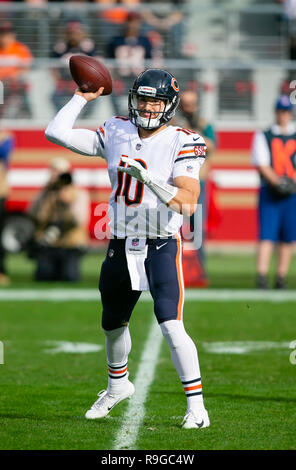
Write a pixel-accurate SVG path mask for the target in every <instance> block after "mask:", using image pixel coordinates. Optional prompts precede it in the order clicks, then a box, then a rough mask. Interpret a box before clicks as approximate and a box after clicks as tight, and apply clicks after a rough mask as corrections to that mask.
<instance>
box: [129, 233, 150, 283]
mask: <svg viewBox="0 0 296 470" xmlns="http://www.w3.org/2000/svg"><path fill="white" fill-rule="evenodd" d="M147 250H148V245H146V238H127V239H126V242H125V255H126V260H127V267H128V271H129V275H130V278H131V285H132V290H141V291H142V290H149V284H148V279H147V274H146V271H145V259H146V258H147Z"/></svg>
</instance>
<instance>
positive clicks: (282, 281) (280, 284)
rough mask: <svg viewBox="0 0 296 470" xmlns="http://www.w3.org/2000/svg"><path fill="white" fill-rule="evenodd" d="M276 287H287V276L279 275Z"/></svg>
mask: <svg viewBox="0 0 296 470" xmlns="http://www.w3.org/2000/svg"><path fill="white" fill-rule="evenodd" d="M274 288H275V289H287V282H286V278H285V277H283V276H277V277H276V280H275V284H274Z"/></svg>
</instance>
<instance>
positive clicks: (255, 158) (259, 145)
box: [251, 132, 270, 166]
mask: <svg viewBox="0 0 296 470" xmlns="http://www.w3.org/2000/svg"><path fill="white" fill-rule="evenodd" d="M251 161H252V164H253V165H254V166H269V165H270V151H269V148H268V144H267V140H266V137H265V135H264V133H263V132H256V134H255V135H254V139H253V144H252V156H251Z"/></svg>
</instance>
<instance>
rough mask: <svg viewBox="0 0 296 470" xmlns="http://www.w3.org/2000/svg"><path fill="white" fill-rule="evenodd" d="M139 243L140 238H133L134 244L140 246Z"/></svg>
mask: <svg viewBox="0 0 296 470" xmlns="http://www.w3.org/2000/svg"><path fill="white" fill-rule="evenodd" d="M138 245H139V239H138V238H133V239H132V246H138Z"/></svg>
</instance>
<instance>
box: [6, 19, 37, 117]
mask: <svg viewBox="0 0 296 470" xmlns="http://www.w3.org/2000/svg"><path fill="white" fill-rule="evenodd" d="M32 58H33V57H32V54H31V52H30V49H29V48H28V47H27V46H26V45H25V44H23V43H21V42H19V41H18V40H17V37H16V32H15V30H14V28H13V26H12V24H11V23H10V22H9V21H5V22H2V23H1V24H0V80H1V81H2V83H3V88H4V104H3V106H1V107H0V115H1V117H3V116H4V117H9V118H13V117H30V116H31V111H30V106H29V103H28V97H27V91H28V88H29V85H28V82H27V80H26V73H27V72H28V70H29V68H30V65H31V63H32Z"/></svg>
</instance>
